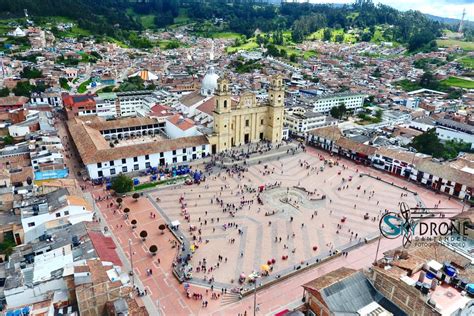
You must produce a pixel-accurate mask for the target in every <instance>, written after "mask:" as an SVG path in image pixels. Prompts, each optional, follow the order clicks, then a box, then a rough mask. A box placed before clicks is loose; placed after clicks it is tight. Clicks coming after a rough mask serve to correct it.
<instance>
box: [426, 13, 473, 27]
mask: <svg viewBox="0 0 474 316" xmlns="http://www.w3.org/2000/svg"><path fill="white" fill-rule="evenodd" d="M425 15H426V16H427V17H428V18H429V19H431V20H433V21H438V22H441V23H446V24H459V23H460V22H461V19H452V18H444V17H441V16H436V15H431V14H427V13H425ZM464 23H465V24H466V25H471V26H474V22H473V21H468V20H466V21H464Z"/></svg>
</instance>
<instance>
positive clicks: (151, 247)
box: [150, 245, 158, 256]
mask: <svg viewBox="0 0 474 316" xmlns="http://www.w3.org/2000/svg"><path fill="white" fill-rule="evenodd" d="M157 252H158V247H157V246H156V245H151V246H150V253H151V255H152V256H154V255H156V253H157Z"/></svg>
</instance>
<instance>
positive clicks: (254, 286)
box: [253, 279, 257, 316]
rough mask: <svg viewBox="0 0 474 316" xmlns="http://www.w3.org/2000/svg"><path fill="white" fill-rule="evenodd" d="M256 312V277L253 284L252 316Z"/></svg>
mask: <svg viewBox="0 0 474 316" xmlns="http://www.w3.org/2000/svg"><path fill="white" fill-rule="evenodd" d="M256 314H257V279H255V283H254V285H253V316H255V315H256Z"/></svg>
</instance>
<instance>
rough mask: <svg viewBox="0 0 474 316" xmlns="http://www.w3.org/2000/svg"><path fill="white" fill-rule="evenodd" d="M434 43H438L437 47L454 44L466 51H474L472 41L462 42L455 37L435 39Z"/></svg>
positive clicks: (452, 45)
mask: <svg viewBox="0 0 474 316" xmlns="http://www.w3.org/2000/svg"><path fill="white" fill-rule="evenodd" d="M436 43H437V44H438V46H439V47H454V46H459V47H461V48H462V49H464V50H467V51H474V42H463V41H460V40H455V39H446V40H444V39H442V40H437V41H436Z"/></svg>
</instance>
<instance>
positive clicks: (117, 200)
mask: <svg viewBox="0 0 474 316" xmlns="http://www.w3.org/2000/svg"><path fill="white" fill-rule="evenodd" d="M115 201H116V202H117V204H118V205H121V204H122V202H123V200H122V198H117V199H116V200H115Z"/></svg>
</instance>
